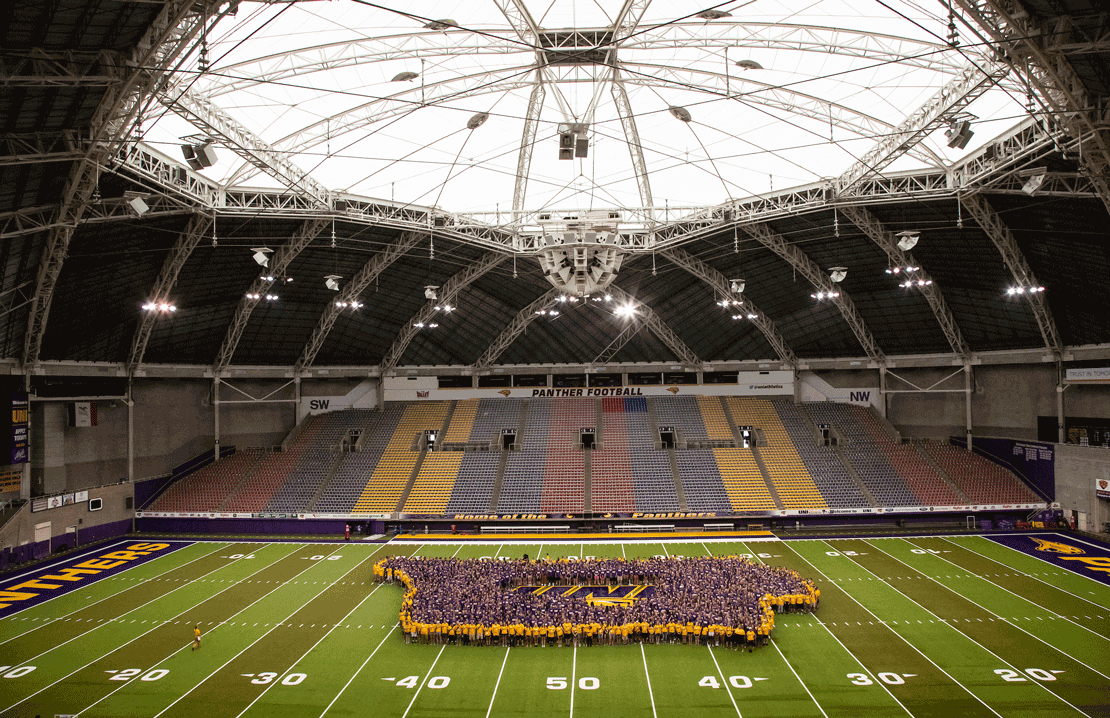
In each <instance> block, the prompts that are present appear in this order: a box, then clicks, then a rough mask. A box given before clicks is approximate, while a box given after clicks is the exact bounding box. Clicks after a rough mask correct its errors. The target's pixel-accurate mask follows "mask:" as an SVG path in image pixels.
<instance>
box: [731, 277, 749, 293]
mask: <svg viewBox="0 0 1110 718" xmlns="http://www.w3.org/2000/svg"><path fill="white" fill-rule="evenodd" d="M729 282H730V287H731V288H732V291H733V292H735V293H736V294H740V293H742V292H743V291H744V287H745V286H746V282H745V281H744V280H743V279H732V280H729Z"/></svg>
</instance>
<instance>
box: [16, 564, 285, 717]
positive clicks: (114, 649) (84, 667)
mask: <svg viewBox="0 0 1110 718" xmlns="http://www.w3.org/2000/svg"><path fill="white" fill-rule="evenodd" d="M216 551H219V549H216ZM212 553H215V551H213V552H212ZM206 555H208V556H210V555H211V554H206ZM200 558H204V556H201V557H200ZM200 558H198V559H196V560H197V561H199V560H200ZM280 560H281V559H278V561H280ZM238 561H239V559H235V560H234V561H232V562H231V563H227V564H224V565H223V566H220V567H219V568H216V569H213V570H212V571H211V572H210V573H215V572H216V571H219V570H222V569H225V568H227V567H228V566H231V565H233V564H235V563H237V562H238ZM190 563H192V562H191V561H190ZM275 563H276V562H275ZM185 565H188V564H185ZM270 565H273V564H270ZM266 568H267V567H266V566H263V567H262V568H260V569H258V571H262V570H265V569H266ZM258 571H255V573H258ZM204 575H208V574H204ZM248 575H249V576H253V575H254V574H248ZM185 585H186V586H187V585H189V584H188V583H186V584H185ZM234 585H235V584H232V585H231V586H228V587H227V588H225V589H222V590H220V591H217V592H216V593H214V594H212V595H211V596H208V597H207V598H204V599H202V600H200V601H198V602H197V603H194V604H193V605H192V606H189V607H188V608H186V609H185V610H184V611H182V612H181V613H179V614H177V616H181V615H183V614H185V613H187V612H189V611H191V610H193V609H194V608H196V607H197V606H199V605H200V604H202V603H204V602H205V601H208V600H209V599H211V598H213V597H214V596H218V595H220V594H221V593H223V592H224V591H227V590H229V589H231V588H232V587H233V586H234ZM181 588H185V586H179V587H178V588H175V589H174V590H173V591H170V592H169V593H165V594H162V596H159V597H158V598H162V597H164V596H168V595H169V594H170V593H173V592H174V591H177V590H179V589H181ZM158 598H155V599H151V600H150V601H147V603H153V602H154V601H157V600H158ZM147 603H144V604H143V606H145V605H147ZM143 606H137V607H135V608H134V609H132V611H137V610H139V609H140V608H142V607H143ZM132 611H128V612H127V613H124V614H122V615H124V616H126V615H127V614H128V613H131V612H132ZM114 620H115V619H111V620H109V621H108V622H107V623H103V624H101V625H100V626H97V627H96V628H101V627H102V626H107V625H108V624H110V623H113V622H114ZM131 622H132V623H134V621H131ZM167 623H169V619H166V620H165V621H159V622H157V623H155V625H153V626H151V627H150V628H149V629H148V630H146V631H143V632H142V633H140V634H139V635H137V636H135V637H134V638H132V639H131V640H130V641H128V642H127V643H124V644H123V645H121V646H116V647H115V648H112V649H111V650H109V651H107V652H105V653H102V654H100V655H99V656H97V657H96V658H94V659H93V660H91V661H89V662H88V663H86V664H85V665H83V666H81V667H80V668H78V669H77V670H75V671H72V672H70V673H68V674H66V675H64V676H62V677H61V678H59V679H58V680H56V681H54V682H53V683H51V684H50V685H48V686H44V687H42V688H40V689H39V690H37V691H35V692H34V693H32V694H31V695H29V696H27V697H26V698H24V699H23V700H21V701H19V702H18V703H13V704H11V705H10V706H8V707H7V708H5V709H4V710H5V711H8V710H11V709H12V708H15V707H16V706H17V705H19V704H20V703H23V702H24V701H26V700H28V699H30V698H34V697H35V696H37V695H38V694H39V693H42V692H43V691H45V690H46V689H47V688H51V687H52V686H55V685H57V684H58V683H61V682H62V681H64V680H65V679H67V678H69V677H70V676H72V675H75V674H77V673H80V672H81V671H83V670H85V669H86V668H88V667H89V666H91V665H92V664H94V663H96V662H97V661H99V660H102V659H103V658H104V657H105V656H108V655H111V654H112V653H115V652H116V651H118V650H120V649H121V648H124V647H126V646H130V645H131V644H132V643H134V642H135V641H137V640H139V639H140V638H142V637H143V636H145V635H146V634H148V633H150V632H151V631H153V630H155V629H157V628H161V627H162V626H164V625H165V624H167ZM96 628H93V629H92V630H90V631H85V632H84V633H82V634H80V635H78V636H74V637H73V638H71V639H70V640H69V641H66V642H65V643H69V642H70V641H73V640H76V639H77V638H80V637H81V636H86V635H88V634H89V633H92V631H95V630H96ZM65 643H61V644H59V645H57V646H54V648H51V649H49V650H46V651H43V652H42V653H40V654H39V656H42V655H45V654H47V653H49V652H50V651H53V650H54V649H56V648H60V647H61V646H64V645H65ZM186 645H191V642H190V643H188V644H186ZM178 650H181V649H178ZM174 653H177V651H174ZM171 655H172V654H171ZM39 656H35V657H34V658H29V659H27V660H30V661H33V660H35V658H38V657H39ZM26 662H27V661H24V662H23V663H26ZM159 663H161V661H160V662H159ZM20 665H22V664H20ZM124 685H126V684H124ZM122 687H123V686H120V688H122ZM116 690H119V688H117V689H116ZM112 693H115V691H112ZM109 695H111V694H109ZM101 700H103V699H101ZM99 702H100V701H97V703H99ZM93 705H96V704H95V703H94V704H93ZM89 707H91V706H89ZM84 710H88V708H85V709H84Z"/></svg>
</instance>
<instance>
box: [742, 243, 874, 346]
mask: <svg viewBox="0 0 1110 718" xmlns="http://www.w3.org/2000/svg"><path fill="white" fill-rule="evenodd" d="M740 229H741V230H743V231H744V232H747V233H748V234H749V235H751V236H752V238H754V239H755V240H757V241H758V242H759V243H760V244H762V245H763V246H764V247H766V248H767V249H769V250H771V251H772V252H774V253H775V254H777V255H779V256H780V257H782V258H783V259H785V260H786V261H787V262H788V263H789V264H790V266H792V267H794V269H796V270H798V272H799V273H800V274H801V275H802V276H803V277H805V278H806V279H808V280H809V283H810V284H812V285H813V286H814V287H816V288H817V290H818V291H823V292H833V293H835V294H836V295H837V296H835V297H832V298H831V299H829V301H830V302H832V303H833V304H834V305H836V308H837V309H839V310H840V315H841V316H843V317H844V321H846V322H848V326H849V328H851V330H852V333H853V334H855V335H856V341H858V342H859V344H860V346H861V347H863V351H864V353H866V354H867V356H868V357H869V358H870V359H871V360H872V361H874V362H876V363H878V364H882V363H883V362H885V361H886V356H885V355H884V354H883V350H882V349H880V348H879V343H878V342H876V341H875V337H874V336H873V335H872V334H871V330H870V329H868V328H867V324H866V322H864V321H863V317H861V316H860V313H859V312H858V311H857V310H856V305H855V304H854V303H853V302H852V300H851V299H850V298H849V297H848V294H847V293H846V292H844V291H842V290H841V289H840V286H839V285H837V284H836V283H835V282H833V281H832V280H831V279H829V275H827V274H825V272H824V271H823V270H822V269H821V268H820V267H818V266H817V263H816V262H814V261H813V260H812V259H810V258H809V255H807V254H806V253H805V252H803V251H802V250H800V249H798V247H797V246H796V245H793V244H790V243H789V242H787V241H786V238H785V237H783V236H782V235H780V234H776V233H775V232H772V231H771V229H770V228H769V227H767V226H766V225H763V224H748V225H745V224H742V225H740Z"/></svg>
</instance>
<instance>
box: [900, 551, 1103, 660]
mask: <svg viewBox="0 0 1110 718" xmlns="http://www.w3.org/2000/svg"><path fill="white" fill-rule="evenodd" d="M905 543H907V544H909V545H910V546H913V547H914V548H918V549H920V548H924V547H923V546H918V545H917V544H913V543H910V542H909V541H906V542H905ZM884 553H886V552H885V551H884ZM972 553H974V552H972ZM888 555H889V554H888ZM927 555H929V556H935V557H936V558H939V559H940V560H941V561H944V562H945V563H947V564H949V565H952V566H955V567H956V568H958V569H960V570H961V571H967V572H968V573H969V574H971V575H972V576H974V577H975V578H977V579H979V580H981V581H986V582H987V583H989V584H990V585H992V586H994V587H995V588H1000V589H1002V590H1003V591H1005V592H1006V593H1008V594H1010V595H1011V596H1013V597H1014V598H1017V599H1020V600H1022V601H1025V602H1026V603H1028V604H1030V605H1032V606H1036V607H1037V608H1043V609H1044V610H1046V611H1048V612H1049V613H1054V614H1056V616H1057V617H1059V618H1062V619H1064V620H1065V621H1067V622H1068V623H1070V624H1072V625H1074V626H1078V627H1079V628H1082V629H1083V630H1084V631H1087V632H1088V633H1091V634H1093V635H1095V636H1097V637H1099V638H1101V639H1102V640H1104V641H1110V638H1107V637H1106V636H1104V635H1102V634H1101V633H1098V632H1096V631H1092V630H1091V629H1089V628H1087V627H1086V626H1084V625H1083V624H1082V623H1078V622H1076V621H1073V620H1072V619H1070V618H1068V617H1067V616H1065V615H1063V614H1062V613H1060V612H1059V611H1055V610H1053V609H1051V608H1049V607H1048V606H1045V605H1043V604H1040V603H1037V602H1036V601H1034V600H1033V599H1031V598H1026V597H1025V596H1019V595H1018V594H1016V593H1014V592H1013V591H1011V590H1010V589H1008V588H1006V587H1005V586H1001V585H999V584H997V583H995V582H994V581H991V580H990V579H989V578H986V577H985V576H978V575H976V574H975V573H973V572H971V571H970V570H968V569H966V568H964V567H963V566H961V565H959V564H958V563H955V562H953V561H949V560H948V559H946V558H945V557H943V556H941V555H940V554H935V553H931V554H927ZM984 558H985V557H984ZM994 563H998V562H997V561H995V562H994ZM998 565H999V566H1002V565H1003V564H1000V563H999V564H998ZM1006 568H1009V566H1006ZM1011 570H1015V571H1016V570H1017V569H1011ZM1018 573H1022V572H1021V571H1018ZM1024 575H1026V576H1028V577H1029V578H1034V577H1033V576H1029V574H1024ZM1036 580H1039V579H1036ZM1041 583H1043V584H1045V585H1046V586H1052V584H1050V583H1047V582H1046V581H1041ZM1052 587H1053V588H1056V587H1055V586H1052ZM1061 590H1062V589H1061ZM1064 593H1067V591H1064ZM960 595H961V596H963V594H962V593H961V594H960ZM1068 595H1070V596H1074V597H1075V598H1080V597H1079V596H1076V595H1075V594H1074V593H1072V594H1068ZM963 597H964V598H967V596H963ZM967 600H969V601H971V599H970V598H967ZM1084 600H1085V599H1084ZM971 602H972V603H975V602H974V601H971ZM1087 603H1091V602H1090V601H1087ZM975 605H977V606H978V605H979V604H975ZM1091 605H1092V606H1096V607H1098V608H1100V609H1103V610H1105V609H1104V608H1103V607H1102V606H1099V605H1098V604H1097V603H1091Z"/></svg>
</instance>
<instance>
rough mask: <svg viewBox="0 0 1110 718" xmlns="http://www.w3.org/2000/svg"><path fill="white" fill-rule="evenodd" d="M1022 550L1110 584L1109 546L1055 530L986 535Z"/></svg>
mask: <svg viewBox="0 0 1110 718" xmlns="http://www.w3.org/2000/svg"><path fill="white" fill-rule="evenodd" d="M984 538H988V539H990V540H991V541H994V542H995V543H1000V544H1002V545H1003V546H1007V547H1009V548H1012V549H1014V550H1016V551H1021V552H1022V553H1024V554H1028V555H1030V556H1035V557H1037V558H1039V559H1041V560H1043V561H1047V562H1048V563H1051V564H1053V565H1055V566H1059V567H1060V568H1065V569H1067V570H1068V571H1071V572H1073V573H1078V574H1080V575H1082V576H1086V577H1087V578H1093V579H1094V580H1096V581H1099V582H1100V583H1104V584H1107V585H1110V549H1108V548H1107V547H1105V546H1102V545H1100V544H1096V543H1092V542H1089V541H1082V540H1079V539H1075V538H1072V537H1070V536H1063V535H1061V534H1055V533H1043V534H1008V535H1004V536H985V537H984Z"/></svg>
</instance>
